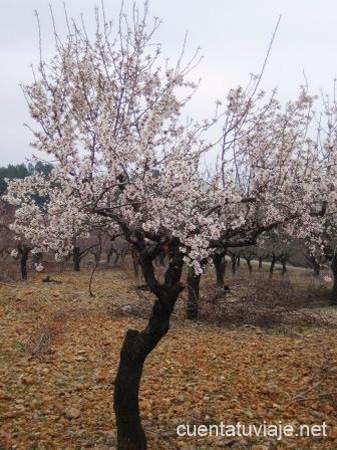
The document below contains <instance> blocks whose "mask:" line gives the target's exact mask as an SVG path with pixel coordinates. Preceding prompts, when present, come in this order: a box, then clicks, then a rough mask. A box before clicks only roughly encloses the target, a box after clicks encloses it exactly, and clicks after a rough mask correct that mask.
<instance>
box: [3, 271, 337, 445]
mask: <svg viewBox="0 0 337 450" xmlns="http://www.w3.org/2000/svg"><path fill="white" fill-rule="evenodd" d="M89 275H90V273H89V272H88V271H86V270H85V271H83V272H81V273H77V274H75V273H71V272H65V273H63V274H58V273H57V274H51V278H52V279H55V280H56V281H60V283H53V282H51V283H42V282H41V279H42V277H43V275H34V276H32V277H31V279H30V281H28V282H27V283H18V284H16V285H13V286H9V285H0V449H1V450H4V449H19V450H33V449H36V450H37V449H41V450H42V449H55V450H68V449H69V450H71V449H101V450H104V449H106V450H108V449H114V448H115V432H116V430H115V418H114V413H113V408H112V397H113V380H114V377H115V374H116V368H117V364H118V357H119V350H120V347H121V343H122V339H123V336H124V334H125V331H126V329H127V328H128V327H136V328H142V327H143V326H144V324H145V319H144V318H143V316H144V315H143V314H142V312H141V311H140V312H137V314H138V317H136V316H135V314H134V311H135V310H134V309H133V306H132V305H133V304H135V302H137V300H138V301H139V299H138V296H137V293H136V291H135V286H136V285H137V282H136V280H135V279H134V278H133V276H132V274H131V273H129V272H128V271H123V270H121V269H115V270H107V271H103V270H102V271H98V272H97V274H96V276H95V279H94V284H93V290H94V293H95V297H94V298H91V297H90V296H89V294H88V278H89ZM141 295H142V296H143V297H144V298H143V302H145V303H146V302H147V301H148V296H147V295H148V294H141ZM123 305H124V307H123ZM125 305H131V306H127V307H125ZM140 404H141V414H142V419H143V423H144V426H145V429H146V434H147V437H148V446H149V449H154V450H160V449H172V450H175V449H180V448H182V449H217V448H224V449H225V448H237V449H255V450H265V449H279V448H292V449H297V450H301V449H336V448H337V348H336V331H335V330H332V329H325V328H320V329H308V330H306V331H305V332H303V333H300V334H299V333H293V334H285V333H281V332H277V331H275V330H274V331H272V332H268V331H263V330H261V329H259V328H256V327H241V328H231V329H229V328H220V327H214V326H211V325H208V326H206V324H201V323H189V322H187V321H185V320H182V319H178V318H176V319H174V320H173V324H172V328H171V331H170V332H169V334H168V335H167V337H166V338H165V339H164V340H163V341H162V343H161V344H160V345H159V347H158V348H157V349H155V351H154V352H153V354H152V355H150V356H149V358H148V360H147V362H146V367H145V370H144V377H143V382H142V387H141V402H140ZM221 421H223V422H224V423H225V424H236V423H237V422H240V423H242V424H245V425H249V424H255V425H258V424H263V422H264V421H266V422H267V423H268V424H271V423H274V424H279V421H282V422H283V424H290V425H293V426H294V428H295V429H298V427H299V425H300V424H307V425H312V424H316V425H321V424H322V423H323V422H324V421H325V422H326V424H327V434H328V436H327V437H323V438H322V437H310V438H301V437H293V438H284V439H282V440H281V441H276V440H275V438H270V437H269V438H256V437H251V438H243V437H236V438H232V437H212V438H193V437H191V438H185V437H178V436H177V433H176V429H177V426H178V425H180V424H187V423H190V424H196V425H200V424H204V425H208V424H220V422H221Z"/></svg>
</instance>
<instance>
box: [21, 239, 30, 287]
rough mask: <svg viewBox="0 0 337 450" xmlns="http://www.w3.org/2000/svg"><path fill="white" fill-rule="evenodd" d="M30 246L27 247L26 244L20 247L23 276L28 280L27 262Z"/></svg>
mask: <svg viewBox="0 0 337 450" xmlns="http://www.w3.org/2000/svg"><path fill="white" fill-rule="evenodd" d="M29 252H30V247H27V246H25V245H23V246H21V247H20V250H19V254H20V271H21V278H22V279H23V280H27V262H28V257H29Z"/></svg>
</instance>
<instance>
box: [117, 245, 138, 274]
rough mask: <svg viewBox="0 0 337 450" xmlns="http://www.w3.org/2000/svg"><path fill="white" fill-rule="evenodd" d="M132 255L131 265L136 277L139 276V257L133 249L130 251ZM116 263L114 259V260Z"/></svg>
mask: <svg viewBox="0 0 337 450" xmlns="http://www.w3.org/2000/svg"><path fill="white" fill-rule="evenodd" d="M131 256H132V266H133V272H134V274H135V277H137V278H138V276H139V257H138V255H137V253H136V252H135V251H132V252H131ZM115 263H116V261H115Z"/></svg>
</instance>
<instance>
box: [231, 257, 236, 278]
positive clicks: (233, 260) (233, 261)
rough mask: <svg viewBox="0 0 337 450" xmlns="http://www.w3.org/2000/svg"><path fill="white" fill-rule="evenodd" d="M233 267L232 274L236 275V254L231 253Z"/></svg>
mask: <svg viewBox="0 0 337 450" xmlns="http://www.w3.org/2000/svg"><path fill="white" fill-rule="evenodd" d="M231 263H232V264H231V267H232V274H233V275H235V272H236V256H235V255H234V254H233V253H232V254H231Z"/></svg>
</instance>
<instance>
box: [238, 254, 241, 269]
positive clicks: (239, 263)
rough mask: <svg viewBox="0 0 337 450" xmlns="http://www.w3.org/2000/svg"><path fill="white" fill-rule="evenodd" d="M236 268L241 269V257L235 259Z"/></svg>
mask: <svg viewBox="0 0 337 450" xmlns="http://www.w3.org/2000/svg"><path fill="white" fill-rule="evenodd" d="M237 267H241V256H240V255H239V256H238V257H237Z"/></svg>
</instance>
